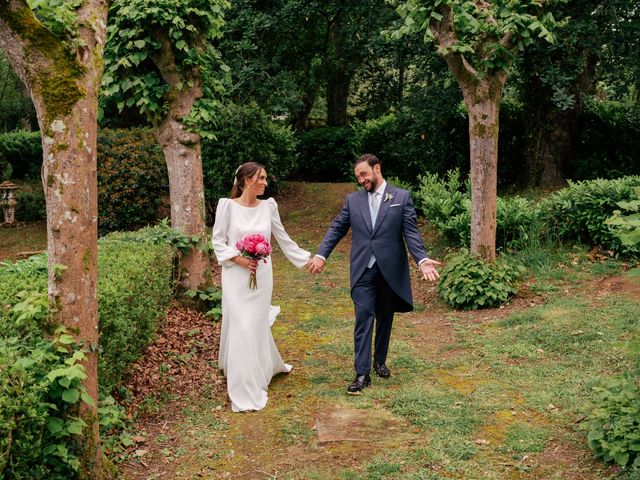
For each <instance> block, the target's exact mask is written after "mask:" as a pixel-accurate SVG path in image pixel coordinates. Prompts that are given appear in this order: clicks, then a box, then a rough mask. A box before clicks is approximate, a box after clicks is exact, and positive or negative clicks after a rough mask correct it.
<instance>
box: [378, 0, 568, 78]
mask: <svg viewBox="0 0 640 480" xmlns="http://www.w3.org/2000/svg"><path fill="white" fill-rule="evenodd" d="M390 3H392V4H393V5H397V8H396V11H397V12H398V14H399V15H400V16H401V17H402V18H403V19H404V25H402V26H401V27H400V28H398V29H397V30H396V31H394V32H392V35H393V36H394V37H396V38H399V37H401V36H403V35H407V34H412V33H416V32H422V33H423V34H424V39H425V41H436V35H435V30H436V29H437V28H439V26H440V23H441V22H443V20H444V21H445V22H446V20H447V18H446V16H447V15H451V19H450V20H451V28H452V29H453V31H454V32H455V41H453V42H450V44H446V45H443V44H441V43H439V47H438V51H439V53H440V54H441V55H448V54H454V55H464V57H465V60H466V61H467V62H469V64H471V66H472V67H473V68H474V69H475V70H477V71H478V72H493V71H496V70H507V69H508V68H509V67H510V66H511V64H512V62H513V59H514V57H515V55H516V54H517V52H522V51H523V50H524V49H525V48H526V47H527V46H528V45H530V44H531V43H532V42H533V41H534V40H535V38H543V39H545V40H546V41H547V42H549V43H553V41H554V37H553V35H552V33H551V30H552V29H553V28H554V27H555V26H557V22H556V21H555V19H554V18H553V15H552V14H551V13H549V12H545V11H544V10H543V3H542V2H540V1H537V0H517V1H509V2H505V1H500V2H491V3H489V2H482V3H479V2H471V1H462V2H461V1H457V0H407V1H397V0H390ZM547 3H552V2H547ZM440 40H442V39H441V38H439V39H438V41H440Z"/></svg>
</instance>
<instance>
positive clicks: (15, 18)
mask: <svg viewBox="0 0 640 480" xmlns="http://www.w3.org/2000/svg"><path fill="white" fill-rule="evenodd" d="M77 12H78V20H79V22H78V24H79V25H86V26H83V27H80V28H79V37H80V39H81V40H82V41H83V43H84V46H80V47H77V48H76V49H71V48H70V47H69V46H68V43H67V42H63V41H61V40H60V39H59V38H57V37H56V36H55V35H54V34H52V33H51V32H50V31H49V30H48V29H46V28H45V27H44V26H43V25H42V24H41V23H40V21H39V20H38V19H36V17H35V16H34V15H33V12H32V11H31V9H30V8H29V7H28V6H27V4H26V3H25V2H24V1H22V0H12V1H9V2H8V4H5V5H3V6H2V8H0V46H1V47H2V48H3V50H4V51H5V52H6V53H7V56H8V57H9V59H10V62H11V64H12V66H13V68H14V71H15V72H16V73H17V74H18V76H19V77H20V78H21V79H22V81H23V82H24V84H25V85H26V86H27V88H28V90H29V92H30V95H31V98H32V99H33V102H34V105H35V108H36V112H37V116H38V123H39V125H40V131H41V132H42V148H43V156H44V158H43V179H44V190H45V197H46V208H47V252H48V255H49V258H48V261H49V276H48V280H49V298H50V301H51V304H52V306H53V307H54V309H53V315H54V321H55V322H56V323H59V324H62V325H65V326H66V327H67V328H68V329H69V333H71V334H74V335H75V337H76V339H77V341H78V342H80V343H82V344H83V345H84V347H85V350H86V360H85V362H84V366H85V368H86V373H87V379H86V381H85V387H86V388H87V392H88V393H89V395H90V396H91V397H92V398H93V399H94V401H95V403H94V404H93V405H88V404H86V403H84V402H81V404H80V412H79V413H80V415H81V417H82V418H83V419H84V421H85V422H86V423H87V425H88V427H87V429H86V431H85V432H84V439H83V440H82V441H81V442H79V445H82V448H83V451H82V452H81V454H80V460H81V466H80V472H79V475H78V477H79V478H102V477H103V471H104V470H103V466H102V465H103V464H102V454H101V449H100V437H99V430H98V427H99V424H98V418H97V410H96V409H97V401H98V375H97V365H98V358H97V352H98V303H97V292H96V283H97V256H98V255H97V253H98V248H97V238H98V231H97V222H98V208H97V175H96V170H97V161H96V139H97V121H96V111H97V105H98V89H99V88H100V83H101V78H102V52H103V47H104V41H105V25H106V20H107V2H106V1H102V0H86V1H85V2H84V4H83V5H82V6H81V7H79V8H78V10H77Z"/></svg>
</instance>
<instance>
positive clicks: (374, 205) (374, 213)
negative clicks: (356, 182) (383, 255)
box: [367, 192, 380, 268]
mask: <svg viewBox="0 0 640 480" xmlns="http://www.w3.org/2000/svg"><path fill="white" fill-rule="evenodd" d="M369 197H371V226H372V227H375V225H376V218H377V217H378V210H379V209H380V195H378V193H377V192H372V193H370V194H369ZM374 263H376V257H375V256H374V255H371V258H370V259H369V263H367V268H371V267H373V264H374Z"/></svg>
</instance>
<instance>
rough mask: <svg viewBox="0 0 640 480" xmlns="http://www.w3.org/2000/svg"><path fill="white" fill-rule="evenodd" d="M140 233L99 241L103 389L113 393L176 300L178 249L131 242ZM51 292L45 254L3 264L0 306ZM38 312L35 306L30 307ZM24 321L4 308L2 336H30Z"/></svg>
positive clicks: (0, 316) (0, 268)
mask: <svg viewBox="0 0 640 480" xmlns="http://www.w3.org/2000/svg"><path fill="white" fill-rule="evenodd" d="M136 235H141V234H137V233H136V232H132V233H114V234H110V235H108V236H107V237H104V238H101V239H100V240H99V242H98V313H99V325H100V349H101V354H100V361H99V364H98V371H99V378H100V389H101V391H102V392H104V393H108V392H110V391H111V389H112V388H113V387H114V386H115V385H116V384H117V383H118V382H119V381H120V380H122V378H123V376H124V372H125V370H126V368H127V367H128V366H129V365H130V364H131V363H132V362H133V361H135V360H137V359H138V358H139V356H140V354H141V352H142V350H143V349H144V348H145V347H146V346H147V345H148V344H149V343H150V342H151V341H152V340H153V338H154V336H155V333H156V330H157V327H158V322H159V321H160V320H161V319H162V318H163V316H164V314H165V311H166V308H167V306H168V304H169V302H170V300H171V298H172V296H173V286H174V285H173V277H172V271H173V259H174V255H175V250H174V248H173V247H172V246H171V245H168V244H166V243H158V244H154V243H151V242H142V241H139V240H137V239H136V240H131V239H129V238H128V237H135V236H136ZM21 291H28V292H34V293H29V295H38V294H39V295H43V294H45V293H46V291H47V260H46V255H39V256H35V257H31V258H30V259H27V260H21V261H18V262H15V263H10V262H3V263H1V264H0V305H12V306H14V308H15V305H16V304H19V303H20V302H22V301H23V298H22V297H21V294H20V292H21ZM31 308H35V307H31ZM23 328H26V327H24V326H21V323H20V321H18V320H16V319H15V318H13V317H10V316H8V314H7V313H6V312H5V311H4V310H2V309H0V336H3V337H8V336H12V335H15V336H20V337H21V338H22V337H24V336H25V335H26V333H28V332H25V331H23V330H21V329H23Z"/></svg>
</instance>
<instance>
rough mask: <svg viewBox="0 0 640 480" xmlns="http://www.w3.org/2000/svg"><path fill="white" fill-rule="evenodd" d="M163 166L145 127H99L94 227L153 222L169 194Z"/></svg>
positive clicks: (129, 226)
mask: <svg viewBox="0 0 640 480" xmlns="http://www.w3.org/2000/svg"><path fill="white" fill-rule="evenodd" d="M168 184H169V180H168V176H167V166H166V162H165V160H164V156H163V154H162V151H161V150H160V147H159V146H158V142H157V141H156V139H155V137H154V135H153V133H152V131H151V130H149V129H143V128H133V129H129V130H125V129H122V130H109V129H105V130H101V131H100V133H99V135H98V227H99V229H100V231H101V232H103V233H104V232H111V231H114V230H130V229H132V228H136V227H140V226H144V225H147V224H149V223H155V221H156V220H157V213H158V208H159V207H160V206H161V204H162V201H163V198H166V197H167V196H168V195H169V189H168Z"/></svg>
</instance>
